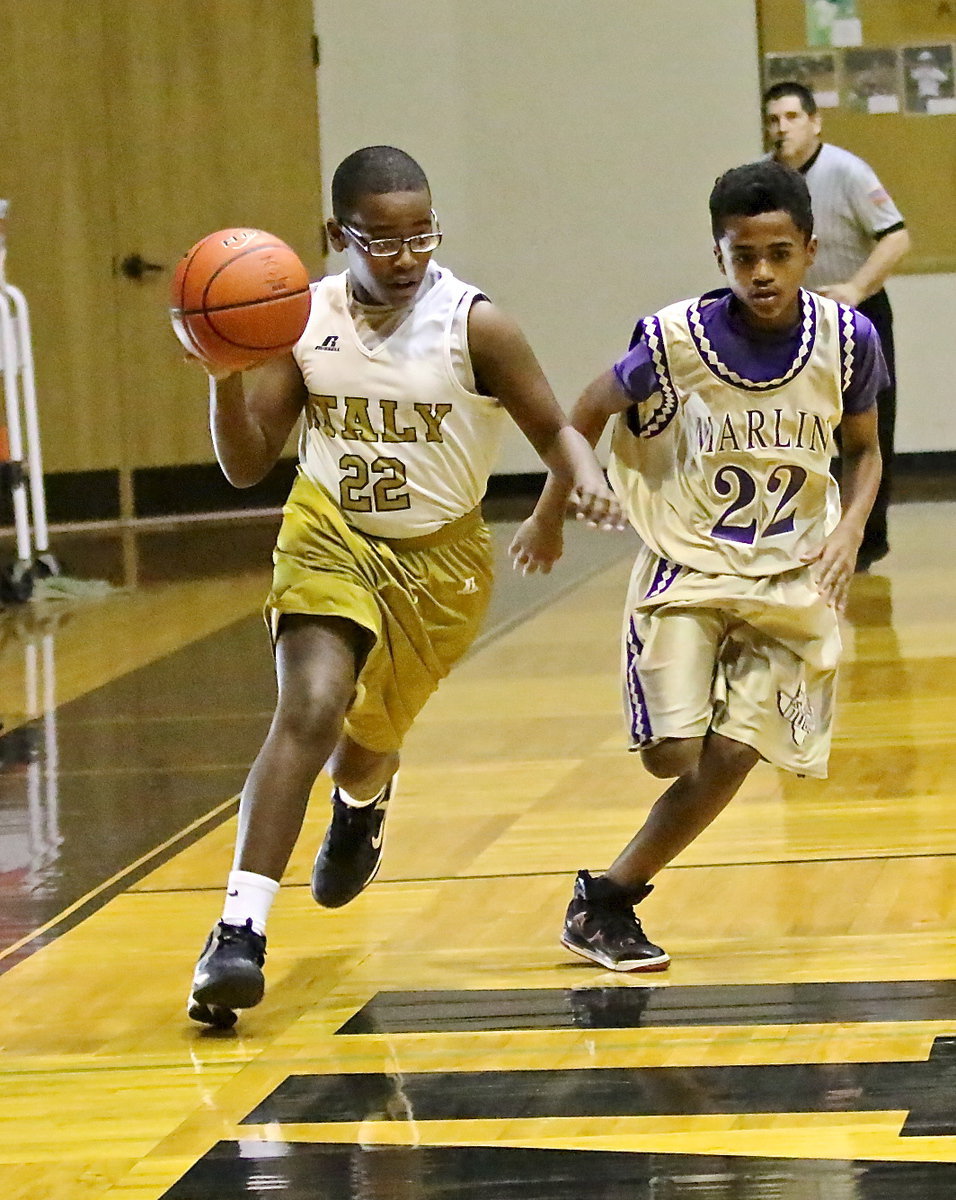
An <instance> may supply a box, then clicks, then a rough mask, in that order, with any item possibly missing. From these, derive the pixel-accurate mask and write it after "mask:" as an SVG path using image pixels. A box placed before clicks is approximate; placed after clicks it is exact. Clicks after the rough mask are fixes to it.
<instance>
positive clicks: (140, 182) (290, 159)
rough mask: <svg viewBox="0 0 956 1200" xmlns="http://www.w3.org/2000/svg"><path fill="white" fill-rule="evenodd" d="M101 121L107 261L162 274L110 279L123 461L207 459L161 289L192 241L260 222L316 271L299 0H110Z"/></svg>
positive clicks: (310, 116) (313, 130)
mask: <svg viewBox="0 0 956 1200" xmlns="http://www.w3.org/2000/svg"><path fill="white" fill-rule="evenodd" d="M108 7H109V12H110V22H109V49H110V60H111V62H112V64H113V67H114V75H113V81H112V86H111V88H110V91H109V98H108V106H107V116H108V125H109V132H110V140H111V147H112V155H113V162H114V166H115V175H114V181H115V189H114V201H113V204H114V214H115V225H116V239H117V241H116V246H117V254H118V255H119V256H121V257H122V256H125V255H126V254H129V253H138V254H141V255H142V256H143V257H144V258H146V259H148V260H150V261H152V262H155V263H159V264H162V265H163V267H164V268H165V269H164V271H163V272H162V273H157V274H156V275H155V276H150V277H148V278H147V279H146V280H145V281H144V282H142V283H131V282H129V281H127V280H125V279H120V280H118V281H117V289H118V292H119V295H118V303H119V310H120V311H119V327H120V331H121V333H120V336H121V379H122V384H123V396H124V405H125V424H126V427H127V430H128V436H129V449H130V461H131V463H132V464H134V465H136V466H159V465H164V464H171V463H187V462H198V461H208V460H210V459H211V458H212V451H211V446H210V443H209V435H208V432H207V406H206V387H205V383H204V380H203V379H202V378H201V377H200V376H199V374H198V372H197V371H196V370H194V369H189V368H185V367H184V366H183V365H182V363H181V356H180V353H179V348H178V344H177V343H176V341H175V339H174V338H173V336H172V333H171V332H170V330H169V324H168V320H167V316H166V294H167V291H166V289H167V282H168V279H169V275H170V272H171V270H172V269H173V268H174V267H175V264H176V262H177V260H178V259H179V257H180V256H181V255H182V254H183V253H184V252H185V251H186V250H187V249H188V247H189V246H190V245H191V244H192V243H193V242H195V241H196V240H197V239H198V238H200V237H202V236H203V235H205V234H206V233H209V232H211V231H212V230H214V229H220V228H223V227H226V226H231V225H261V226H262V227H264V228H266V229H269V230H270V231H271V232H273V233H276V234H277V235H278V236H280V237H282V238H284V239H285V240H287V241H288V242H290V244H292V245H293V246H294V247H295V248H296V249H297V250H298V251H299V252H300V254H301V255H302V257H303V258H304V259H305V260H306V262H307V263H308V265H309V267H310V269H311V270H312V271H313V272H314V273H318V269H319V266H320V263H321V249H320V246H321V243H320V238H321V224H322V220H321V211H322V197H321V194H320V182H319V168H318V131H317V110H316V91H315V70H314V67H313V63H312V43H311V38H312V8H311V4H310V3H309V0H295V2H292V3H289V2H285V3H282V4H275V3H270V2H269V0H238V2H237V0H208V2H206V3H203V4H196V3H195V2H194V0H108Z"/></svg>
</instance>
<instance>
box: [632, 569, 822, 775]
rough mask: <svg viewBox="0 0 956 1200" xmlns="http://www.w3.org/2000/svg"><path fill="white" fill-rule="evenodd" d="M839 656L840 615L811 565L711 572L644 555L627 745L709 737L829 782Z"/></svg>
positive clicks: (635, 583) (637, 586)
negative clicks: (767, 572)
mask: <svg viewBox="0 0 956 1200" xmlns="http://www.w3.org/2000/svg"><path fill="white" fill-rule="evenodd" d="M840 650H841V643H840V630H839V624H838V620H837V615H836V613H835V611H834V610H833V608H832V607H830V606H829V605H828V604H827V603H826V602H825V601H824V600H823V599H822V597H821V596H820V594H819V592H818V591H817V589H816V586H815V584H814V582H813V578H812V576H811V573H810V569H809V568H808V567H802V568H799V569H798V570H794V571H787V572H785V573H783V574H780V575H772V576H760V577H756V578H748V577H745V576H740V575H707V574H704V573H703V572H701V571H695V570H692V569H691V568H690V567H685V566H681V565H680V564H678V563H673V562H670V561H669V560H667V559H665V558H661V557H660V556H659V555H657V554H655V553H654V552H653V551H652V550H650V549H648V548H646V547H645V548H644V549H642V551H641V552H640V553H639V554H638V557H637V560H636V562H635V564H634V568H633V570H632V572H631V581H630V586H629V588H628V597H627V604H626V608H625V613H624V631H623V638H622V671H621V674H622V683H623V691H624V709H625V716H626V719H627V721H628V724H629V734H630V743H631V749H633V750H643V749H647V748H648V747H650V746H653V745H655V744H657V743H658V742H660V741H662V740H663V739H665V738H691V737H703V736H705V735H706V734H707V733H708V731H710V730H714V731H715V732H716V733H720V734H723V735H724V736H725V737H728V738H733V739H734V740H735V741H738V742H743V743H744V744H745V745H748V746H751V747H753V749H754V750H756V751H757V752H758V753H759V754H760V755H761V757H763V758H765V759H766V760H767V761H768V762H770V763H773V764H774V765H775V766H778V767H783V768H784V769H785V770H787V771H793V772H794V773H795V774H797V775H811V776H814V777H816V778H821V779H822V778H826V774H827V761H828V759H829V754H830V740H831V726H832V720H833V697H834V690H835V687H836V676H837V664H838V662H839V657H840Z"/></svg>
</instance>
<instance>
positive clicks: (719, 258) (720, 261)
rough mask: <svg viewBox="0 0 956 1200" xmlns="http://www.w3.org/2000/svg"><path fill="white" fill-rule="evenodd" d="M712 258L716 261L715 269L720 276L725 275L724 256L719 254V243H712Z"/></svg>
mask: <svg viewBox="0 0 956 1200" xmlns="http://www.w3.org/2000/svg"><path fill="white" fill-rule="evenodd" d="M714 258H716V259H717V269H718V270H719V271H720V273H721V275H726V274H727V268H726V267H725V266H724V256H723V255H722V254H721V252H720V243H719V242H714Z"/></svg>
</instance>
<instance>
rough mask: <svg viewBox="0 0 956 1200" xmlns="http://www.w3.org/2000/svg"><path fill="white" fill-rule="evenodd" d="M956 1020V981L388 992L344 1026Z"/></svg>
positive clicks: (429, 1028)
mask: <svg viewBox="0 0 956 1200" xmlns="http://www.w3.org/2000/svg"><path fill="white" fill-rule="evenodd" d="M870 1021H888V1022H901V1021H952V1022H953V1023H954V1025H956V981H954V980H951V979H930V980H916V981H903V982H880V983H767V984H714V985H702V986H699V987H683V986H680V987H677V986H675V987H669V986H663V987H660V986H658V987H654V986H644V985H637V984H630V985H629V984H622V985H621V986H618V987H603V988H602V987H579V988H502V989H501V990H497V989H489V990H484V991H481V990H478V991H465V990H461V991H457V990H456V991H409V992H379V993H378V994H377V995H375V996H373V997H372V999H371V1000H369V1002H368V1003H367V1004H366V1005H365V1006H364V1007H363V1008H362V1009H360V1010H359V1012H357V1013H356V1014H355V1016H353V1017H351V1018H350V1019H349V1020H348V1021H346V1022H345V1024H344V1025H342V1026H341V1027H340V1028H339V1029H338V1030H337V1032H338V1033H340V1034H352V1035H354V1034H371V1033H439V1032H446V1033H447V1032H458V1031H461V1032H472V1033H474V1032H480V1031H483V1030H500V1029H638V1028H655V1027H670V1026H678V1025H745V1026H746V1025H818V1024H819V1025H832V1024H843V1023H846V1022H870Z"/></svg>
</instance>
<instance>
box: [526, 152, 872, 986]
mask: <svg viewBox="0 0 956 1200" xmlns="http://www.w3.org/2000/svg"><path fill="white" fill-rule="evenodd" d="M710 210H711V222H712V228H713V235H714V242H715V247H714V249H715V254H716V256H717V262H718V264H719V266H720V269H721V271H722V272H723V273H724V275H725V276H726V277H727V282H728V284H729V290H728V289H722V290H720V291H718V292H714V293H711V294H709V295H706V296H702V297H700V298H699V299H695V300H691V301H682V302H680V303H678V304H673V305H671V306H669V307H667V308H665V309H663V310H662V311H660V312H658V313H655V314H654V315H652V316H650V317H647V318H645V319H644V320H642V321H641V322H640V323H639V324H638V327H637V329H636V331H635V336H634V339H633V341H632V345H631V349H630V350H629V351H628V353H627V354H626V355H624V357H623V358H622V359H621V360H620V361H619V362H618V363H617V364H616V365H615V366H614V368H613V369H612V370H610V371H608V372H607V373H606V374H604V375H602V376H600V378H598V379H597V380H596V381H595V382H594V383H593V384H592V385H591V386H590V387H589V388H588V389H587V390H586V391H585V392H584V395H583V396H582V397H581V399H580V400H579V401H578V403H577V404H576V406H575V409H574V412H573V414H572V421H573V424H574V425H575V426H576V428H578V429H580V430H581V432H582V433H583V434H584V435H585V436H586V437H587V439H588V441H589V442H590V443H591V444H592V445H596V444H597V441H598V439H599V437H600V436H601V432H602V430H603V429H604V427H605V425H606V424H607V423H608V421H611V422H613V436H612V442H611V463H610V471H609V474H610V477H611V481H612V484H613V485H614V489H615V491H616V492H617V494H618V496H619V497H620V498H621V500H622V502H623V503H624V504H625V506H626V509H627V512H628V516H629V517H630V520H631V523H632V524H633V526H634V527H635V529H636V530H637V532H638V534H639V535H640V537H641V539H642V541H643V543H644V546H643V549H642V550H641V552H640V553H639V554H638V556H637V561H636V563H635V565H634V569H633V572H632V576H631V583H630V589H629V595H628V599H627V605H626V611H625V620H624V637H623V663H622V674H623V684H624V695H625V710H626V715H627V717H628V721H629V726H630V738H631V748H632V749H633V750H638V751H640V753H641V757H642V759H643V762H644V765H645V767H646V768H647V769H648V770H649V771H650V772H651V774H652V775H655V776H657V777H659V778H665V779H674V782H673V783H672V784H671V785H670V787H669V788H668V789H667V790H666V791H665V792H664V794H663V795H662V796H661V797H660V799H658V800H657V802H656V803H655V805H654V806H653V808H652V810H651V812H650V814H649V816H648V818H647V820H646V822H645V824H644V826H643V827H642V828H641V829H640V830H639V831H638V833H637V834H636V835H635V836H634V838H633V839H632V840H631V842H630V843H629V844H628V846H627V847H626V848H625V849H624V850H623V851H622V853H621V854H620V855H619V856H618V858H617V859H616V860H615V861H614V863H613V864H612V865H611V867H610V868H609V869H608V870H607V871H606V872H605V873H604V874H602V875H597V876H592V875H591V874H590V873H589V872H587V871H581V872H580V873H579V875H578V877H577V880H576V882H575V887H574V896H573V898H572V900H571V904H570V906H569V908H568V912H567V917H566V920H565V925H564V931H563V934H562V941H563V943H564V945H565V946H566V947H567V948H568V949H570V950H572V951H574V952H575V953H576V954H580V955H582V956H583V957H585V958H588V959H591V960H592V961H594V962H597V963H600V964H601V965H602V966H604V967H608V968H610V969H612V970H616V971H632V970H660V969H662V968H664V967H666V966H667V964H668V962H669V958H668V955H667V954H666V952H665V951H664V950H662V949H661V948H660V947H659V946H656V945H654V944H653V943H652V942H650V941H649V940H648V938H647V937H646V936H645V935H644V932H643V929H642V927H641V923H640V921H639V920H638V919H637V917H636V916H635V914H634V905H635V904H636V903H637V902H638V901H640V900H641V899H643V898H644V897H645V896H646V895H647V894H648V893H649V892H650V890H651V886H652V885H651V882H650V881H651V879H652V878H653V877H654V876H655V875H656V874H657V872H658V871H660V870H661V868H662V867H664V866H666V865H667V863H669V862H670V861H671V859H673V858H674V856H675V855H676V854H678V853H679V852H680V851H681V850H683V849H684V848H685V847H686V846H687V845H688V844H689V843H690V842H691V841H693V840H694V838H695V837H697V835H698V834H699V833H701V831H702V830H704V829H705V828H706V827H707V826H708V825H709V824H710V823H711V821H713V820H714V818H715V817H716V816H717V815H718V814H719V813H720V812H721V810H722V809H723V808H724V806H725V805H726V804H727V803H728V802H729V801H730V800H731V799H732V797H733V796H734V795H735V793H736V792H737V790H738V789H739V787H740V785H741V784H742V783H743V781H744V779H745V778H746V776H747V774H748V772H749V771H750V770H751V769H752V768H753V767H754V765H755V764H756V763H757V762H758V761H759V760H760V759H761V758H763V759H766V760H767V761H768V762H771V763H773V764H775V765H776V766H778V767H782V768H783V769H784V770H788V771H792V772H794V773H796V774H797V775H812V776H818V777H823V776H825V775H826V768H827V757H828V753H829V745H830V725H831V720H832V708H833V688H834V682H835V675H836V667H837V659H838V656H839V652H840V635H839V629H838V625H837V612H838V610H839V609H841V608H842V606H843V604H844V602H845V598H846V594H847V588H848V585H849V582H850V579H851V577H852V574H853V570H854V565H855V559H856V553H857V550H858V548H859V545H860V541H861V538H862V536H863V530H864V525H865V522H866V517H867V514H868V512H869V510H870V506H871V504H872V503H873V497H874V496H875V494H876V489H877V487H878V485H879V480H880V453H879V446H878V443H877V433H876V408H875V402H876V395H877V392H878V391H879V389H880V388H881V387H883V386H885V384H886V368H885V365H884V363H883V358H882V354H881V351H880V346H879V338H878V337H877V335H876V333H875V331H874V329H873V326H872V325H871V324H870V322H869V321H868V319H867V318H866V317H865V316H863V315H862V314H861V313H859V312H857V311H856V310H854V309H852V308H849V307H847V306H845V305H843V304H840V303H838V302H837V301H835V300H831V299H828V298H826V297H823V296H819V295H815V294H814V293H812V292H809V291H807V290H805V289H804V288H802V287H801V282H802V280H803V278H804V274H805V272H806V270H807V268H808V267H809V265H810V264H811V263H812V261H813V257H814V253H815V250H816V243H815V240H814V238H813V217H812V212H811V207H810V197H809V193H808V191H807V186H806V183H805V182H804V180H803V178H802V177H801V176H800V175H799V174H798V173H797V172H796V171H793V170H792V169H791V168H789V167H786V166H783V165H782V164H780V163H777V162H775V161H773V160H769V161H765V162H760V163H752V164H748V165H746V166H743V167H738V168H735V169H734V170H732V171H728V172H727V173H726V174H725V175H723V176H721V178H720V179H719V180H718V181H717V183H716V184H715V186H714V190H713V192H712V194H711V198H710ZM838 426H840V427H841V429H842V438H843V483H842V501H841V496H840V494H839V492H838V489H837V487H836V484H835V483H834V481H833V479H832V477H831V475H830V459H831V456H832V454H833V448H834V431H835V430H836V428H837V427H838ZM566 497H567V487H566V485H565V484H563V483H562V482H560V481H559V480H556V479H549V481H548V483H547V485H546V487H545V491H544V492H543V493H542V496H541V499H540V501H539V503H538V505H537V506H536V509H535V512H534V514H533V515H532V517H531V518H530V519H529V520H528V521H527V522H525V524H524V525H523V526H522V528H521V529H520V530H519V532H518V534H517V536H516V537H515V541H514V543H513V552H514V554H515V558H516V564H517V565H519V566H522V567H524V568H525V569H528V570H535V569H544V570H547V569H549V567H550V564H551V562H552V561H553V560H554V558H555V557H556V556H557V554H558V553H559V552H560V540H561V524H560V518H561V514H562V511H563V507H564V504H565V501H566Z"/></svg>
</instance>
